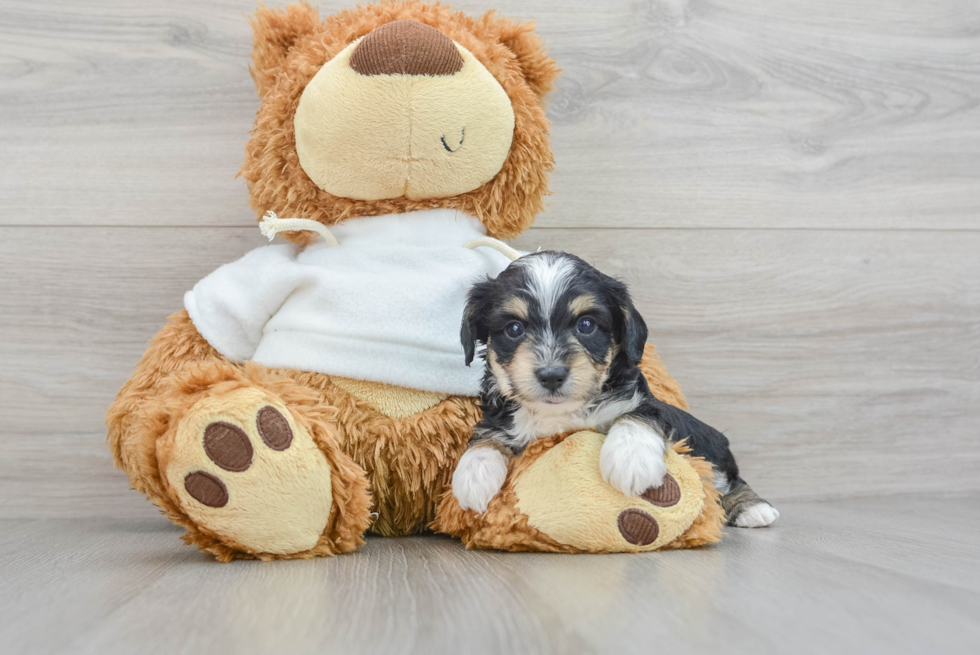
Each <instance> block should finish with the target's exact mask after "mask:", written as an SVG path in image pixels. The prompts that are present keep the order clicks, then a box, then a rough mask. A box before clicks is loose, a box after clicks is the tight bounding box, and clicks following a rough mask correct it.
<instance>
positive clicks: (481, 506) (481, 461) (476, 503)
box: [453, 448, 507, 513]
mask: <svg viewBox="0 0 980 655" xmlns="http://www.w3.org/2000/svg"><path fill="white" fill-rule="evenodd" d="M506 479H507V458H506V457H504V454H503V453H502V452H500V451H499V450H497V449H495V448H471V449H470V450H467V451H466V452H465V453H463V456H462V457H461V458H460V460H459V464H458V465H457V466H456V471H454V472H453V495H454V496H456V500H458V501H459V506H460V507H462V508H463V509H475V510H476V511H477V512H481V513H482V512H485V511H487V505H489V504H490V501H491V500H493V497H494V496H496V495H497V494H498V493H499V492H500V488H501V487H502V486H504V480H506Z"/></svg>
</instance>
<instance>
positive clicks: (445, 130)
mask: <svg viewBox="0 0 980 655" xmlns="http://www.w3.org/2000/svg"><path fill="white" fill-rule="evenodd" d="M514 123H515V119H514V108H513V104H512V103H511V100H510V97H509V96H508V95H507V92H506V91H504V89H503V87H502V86H501V84H500V82H499V81H498V80H497V79H496V78H495V77H494V76H493V75H492V74H491V73H490V72H489V71H488V70H487V68H486V66H484V64H483V63H481V62H480V60H479V59H477V58H476V57H475V56H474V55H473V53H471V52H469V51H468V50H467V49H466V48H464V47H463V46H461V45H460V44H459V43H457V42H456V41H454V40H453V39H451V38H449V36H447V35H446V34H444V33H443V32H441V31H440V30H438V29H436V28H435V27H432V26H430V25H425V24H423V23H421V22H419V21H413V20H399V21H393V22H390V23H385V24H384V25H381V26H379V27H376V28H375V29H373V30H372V31H370V32H368V33H367V34H366V35H364V36H362V37H361V38H360V39H358V40H355V41H353V42H352V43H351V44H350V45H348V46H347V47H346V48H345V49H344V50H342V51H341V52H340V53H338V54H337V55H336V56H335V57H334V58H333V59H331V60H330V61H328V62H327V63H325V64H324V65H323V67H322V68H320V70H319V71H318V72H317V73H316V74H315V75H314V76H313V78H312V79H311V80H310V81H309V83H308V84H307V85H306V88H305V89H304V90H303V93H302V96H301V97H300V101H299V105H298V106H297V108H296V114H295V117H294V119H293V126H294V128H295V138H296V153H297V155H298V156H299V163H300V166H301V167H302V168H303V171H304V172H305V173H306V174H307V176H309V178H310V180H312V181H313V183H314V184H315V185H316V186H317V187H319V188H320V189H321V190H323V191H326V192H327V193H330V194H332V195H334V196H338V197H342V198H351V199H354V200H369V201H370V200H386V199H391V198H402V197H404V198H408V199H410V200H426V199H430V198H448V197H452V196H456V195H459V194H462V193H466V192H468V191H472V190H474V189H477V188H479V187H481V186H482V185H484V184H486V183H487V182H489V181H490V180H492V179H493V178H494V176H495V175H496V174H497V173H498V172H500V169H501V168H502V167H503V165H504V163H505V162H506V161H507V157H508V155H509V153H510V147H511V142H512V141H513V138H514Z"/></svg>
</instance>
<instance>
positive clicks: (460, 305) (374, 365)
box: [184, 209, 510, 396]
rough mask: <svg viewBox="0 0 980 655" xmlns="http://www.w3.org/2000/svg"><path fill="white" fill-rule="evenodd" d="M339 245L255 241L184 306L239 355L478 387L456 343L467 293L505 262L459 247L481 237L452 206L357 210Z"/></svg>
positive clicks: (391, 380) (216, 341)
mask: <svg viewBox="0 0 980 655" xmlns="http://www.w3.org/2000/svg"><path fill="white" fill-rule="evenodd" d="M331 231H332V232H333V234H334V236H335V237H336V238H337V241H338V242H339V245H337V246H333V247H330V246H328V245H327V244H325V243H323V242H317V243H315V244H313V245H310V246H306V247H305V248H303V247H299V246H295V245H274V246H264V247H261V248H256V249H255V250H253V251H251V252H250V253H248V254H247V255H245V256H244V257H242V258H241V259H239V260H238V261H236V262H233V263H231V264H225V265H224V266H222V267H221V268H219V269H218V270H216V271H214V272H213V273H211V274H210V275H208V276H207V277H206V278H204V279H203V280H201V281H200V282H198V283H197V284H196V285H194V289H193V290H192V291H188V292H187V294H186V295H185V296H184V306H185V307H186V308H187V312H188V314H190V317H191V320H192V321H193V322H194V326H195V327H196V328H197V330H198V331H199V332H200V333H201V335H202V336H203V337H204V338H205V339H207V341H208V343H210V344H211V345H212V346H214V348H215V349H216V350H217V351H218V352H219V353H221V354H222V355H224V356H225V357H227V358H228V359H230V360H232V361H236V362H241V361H244V360H247V359H250V360H253V361H255V362H258V363H259V364H263V365H264V366H268V367H271V368H280V367H281V368H294V369H300V370H303V371H313V372H317V373H326V374H329V375H339V376H342V377H350V378H356V379H359V380H369V381H373V382H384V383H387V384H395V385H399V386H403V387H410V388H413V389H420V390H424V391H434V392H441V393H447V394H453V395H466V396H475V395H477V393H478V392H479V388H480V379H481V377H482V373H483V371H482V366H478V365H474V366H472V367H469V368H467V367H466V365H465V364H464V363H463V350H462V346H461V345H460V342H459V327H460V322H461V320H462V317H463V309H464V306H465V303H466V292H467V291H468V290H469V288H470V286H471V285H472V284H473V283H474V282H475V281H477V280H478V279H481V278H484V277H486V276H496V275H497V274H498V273H500V272H501V271H502V270H503V269H504V268H506V267H507V265H508V264H509V263H510V260H509V259H508V258H507V257H506V256H504V255H502V254H501V253H499V252H497V251H495V250H492V249H490V248H479V249H478V250H471V249H469V248H464V247H463V244H464V243H466V242H467V241H470V240H472V239H476V238H479V237H481V236H484V235H485V234H486V228H485V227H484V226H483V224H482V223H480V222H479V221H478V220H477V219H476V218H473V217H471V216H466V215H464V214H461V213H459V212H456V211H455V210H452V209H430V210H425V211H417V212H409V213H405V214H390V215H386V216H371V217H360V218H356V219H352V220H350V221H349V222H347V223H344V224H341V225H337V226H334V227H332V228H331Z"/></svg>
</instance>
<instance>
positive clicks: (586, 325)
mask: <svg viewBox="0 0 980 655" xmlns="http://www.w3.org/2000/svg"><path fill="white" fill-rule="evenodd" d="M575 329H576V330H578V333H579V334H592V333H593V332H595V321H594V320H593V319H592V318H590V317H588V316H583V317H582V318H580V319H579V320H578V325H577V326H576V327H575Z"/></svg>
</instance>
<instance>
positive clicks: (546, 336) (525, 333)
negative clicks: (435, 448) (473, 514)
mask: <svg viewBox="0 0 980 655" xmlns="http://www.w3.org/2000/svg"><path fill="white" fill-rule="evenodd" d="M460 338H461V340H462V343H463V350H464V352H465V354H466V364H467V365H469V364H470V363H471V362H472V361H473V358H474V356H475V354H476V352H477V347H478V344H485V345H486V350H485V351H484V352H483V353H481V354H482V356H483V357H484V358H485V359H486V363H487V366H486V373H485V374H484V377H483V384H482V388H481V391H480V404H481V406H482V409H483V419H482V420H481V421H480V422H479V423H477V425H476V427H475V428H474V430H473V436H472V438H471V439H470V442H469V445H468V447H467V450H466V452H465V453H464V454H463V457H462V459H460V462H459V465H458V466H457V468H456V471H455V473H454V474H453V493H454V494H455V496H456V498H457V499H458V500H459V503H460V505H461V506H462V507H463V508H464V509H473V510H476V511H478V512H483V511H486V509H487V504H488V503H489V502H490V500H491V499H492V498H493V497H494V496H496V495H497V493H498V492H499V491H500V488H501V487H502V486H503V483H504V480H505V478H506V477H507V462H508V460H509V459H510V458H512V457H514V456H515V455H518V454H520V453H521V452H522V451H523V450H524V448H526V447H527V445H528V444H529V443H530V442H532V441H534V440H535V439H537V438H539V437H550V436H553V435H557V434H561V433H564V432H569V431H577V430H585V429H589V430H596V431H598V432H601V433H604V434H606V439H605V442H604V443H603V446H602V451H601V454H600V457H599V468H600V469H601V472H602V476H603V478H605V480H606V481H607V482H609V484H611V485H612V486H614V487H616V488H617V489H619V490H620V491H621V492H623V493H624V494H626V495H628V496H637V495H640V494H642V493H643V492H644V491H646V490H647V489H649V488H651V487H659V486H660V485H661V484H663V479H664V474H665V473H666V466H665V463H664V453H665V450H666V448H667V447H668V443H669V442H671V441H679V440H681V439H686V440H687V443H688V445H689V446H690V447H691V449H692V450H693V454H694V455H697V456H700V457H704V458H705V459H706V460H707V461H709V462H710V463H711V464H712V465H713V467H714V480H715V486H716V487H717V488H718V490H719V491H721V493H722V494H723V498H722V504H723V506H724V508H725V512H726V516H727V519H728V523H729V525H735V526H739V527H746V528H752V527H762V526H766V525H769V524H770V523H772V522H773V521H775V520H776V518H777V517H778V516H779V512H778V511H776V509H775V508H774V507H773V506H772V505H770V504H769V503H768V502H766V501H765V500H763V499H762V498H760V497H759V496H758V495H756V493H755V492H754V491H752V489H751V487H749V485H748V484H746V483H745V481H744V480H742V478H740V477H739V473H738V465H737V464H736V463H735V457H734V456H733V455H732V452H731V450H730V449H729V445H728V439H727V438H726V437H725V435H723V434H722V433H720V432H718V431H717V430H715V429H714V428H712V427H711V426H709V425H706V424H705V423H702V422H701V421H699V420H698V419H696V418H694V417H693V416H691V415H690V414H688V413H687V412H685V411H683V410H680V409H678V408H676V407H673V406H672V405H668V404H667V403H664V402H662V401H660V400H658V399H657V398H656V397H654V395H653V394H652V393H651V392H650V388H649V386H648V385H647V381H646V379H645V378H644V377H643V374H642V373H641V372H640V369H639V368H638V367H637V365H638V364H639V362H640V358H641V357H642V356H643V348H644V346H645V345H646V339H647V327H646V324H645V323H644V322H643V318H642V317H641V316H640V314H639V313H638V312H637V311H636V308H635V307H634V306H633V302H632V301H631V299H630V296H629V293H628V291H627V289H626V286H625V285H624V284H623V283H622V282H619V281H618V280H615V279H613V278H611V277H609V276H607V275H603V274H602V273H600V272H599V271H597V270H596V269H595V268H593V267H592V266H589V265H588V264H587V263H585V262H584V261H582V260H581V259H579V258H578V257H575V256H574V255H569V254H565V253H559V252H538V253H534V254H531V255H526V256H524V257H522V258H520V259H518V260H517V261H515V262H514V263H512V264H511V265H510V266H508V267H507V269H505V270H504V271H503V272H502V273H501V274H500V275H499V276H497V278H496V279H488V280H486V281H483V282H479V283H477V284H476V285H474V287H473V288H472V289H471V290H470V292H469V298H468V303H467V306H466V311H465V314H464V316H463V325H462V328H461V330H460Z"/></svg>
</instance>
